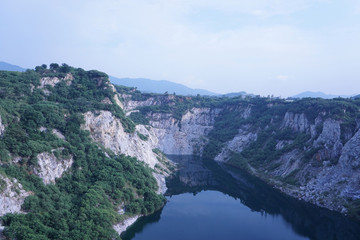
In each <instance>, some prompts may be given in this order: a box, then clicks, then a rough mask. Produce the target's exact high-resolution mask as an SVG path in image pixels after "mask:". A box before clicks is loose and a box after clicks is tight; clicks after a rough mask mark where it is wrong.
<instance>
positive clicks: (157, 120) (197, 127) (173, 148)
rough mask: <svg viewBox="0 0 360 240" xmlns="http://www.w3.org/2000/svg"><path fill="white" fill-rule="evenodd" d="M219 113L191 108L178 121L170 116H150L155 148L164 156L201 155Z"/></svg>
mask: <svg viewBox="0 0 360 240" xmlns="http://www.w3.org/2000/svg"><path fill="white" fill-rule="evenodd" d="M219 112H220V110H219V109H210V108H192V109H191V110H190V111H188V112H186V113H185V114H184V115H183V116H182V118H181V120H180V121H179V120H177V119H175V118H173V117H172V115H171V114H163V113H152V114H150V115H149V119H150V124H151V126H152V127H153V131H154V133H155V136H156V137H157V139H158V144H157V147H158V148H159V149H160V150H161V151H162V152H164V153H165V154H174V155H192V154H201V152H202V150H203V147H204V146H205V144H206V142H207V139H206V136H207V135H208V133H209V132H210V131H211V130H212V128H213V125H214V122H215V117H216V116H217V115H218V114H219Z"/></svg>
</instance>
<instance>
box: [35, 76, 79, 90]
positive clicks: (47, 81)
mask: <svg viewBox="0 0 360 240" xmlns="http://www.w3.org/2000/svg"><path fill="white" fill-rule="evenodd" d="M73 80H74V77H73V75H72V74H71V73H68V74H66V76H65V77H64V78H57V77H43V78H41V79H40V86H38V88H44V87H45V86H46V85H49V86H52V87H54V86H55V85H56V84H58V83H59V82H61V81H65V82H66V85H67V86H70V85H71V83H72V81H73Z"/></svg>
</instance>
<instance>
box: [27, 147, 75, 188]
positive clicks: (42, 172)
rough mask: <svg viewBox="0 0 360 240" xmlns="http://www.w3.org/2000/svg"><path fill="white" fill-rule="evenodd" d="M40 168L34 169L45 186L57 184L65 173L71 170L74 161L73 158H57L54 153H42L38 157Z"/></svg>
mask: <svg viewBox="0 0 360 240" xmlns="http://www.w3.org/2000/svg"><path fill="white" fill-rule="evenodd" d="M37 160H38V162H37V163H38V166H37V167H35V168H34V173H35V174H36V175H37V176H39V177H40V178H41V179H42V180H43V182H44V184H49V183H55V180H56V179H57V178H60V177H61V176H62V175H63V173H64V172H65V171H67V170H68V169H69V168H71V166H72V164H73V162H74V160H73V157H72V156H69V157H68V158H59V159H58V158H57V157H56V156H55V155H54V153H53V152H52V153H48V152H44V153H40V154H38V155H37Z"/></svg>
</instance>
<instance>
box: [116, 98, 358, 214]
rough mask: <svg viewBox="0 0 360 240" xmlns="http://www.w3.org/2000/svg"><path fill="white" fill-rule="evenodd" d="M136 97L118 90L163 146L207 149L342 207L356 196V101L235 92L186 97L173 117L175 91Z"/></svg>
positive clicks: (290, 190)
mask: <svg viewBox="0 0 360 240" xmlns="http://www.w3.org/2000/svg"><path fill="white" fill-rule="evenodd" d="M131 94H133V95H131ZM134 98H137V99H139V97H138V96H137V97H134V92H132V93H130V94H125V95H124V94H123V95H122V99H123V101H124V109H125V110H126V111H127V112H128V115H129V116H132V114H134V112H138V113H141V114H143V115H144V117H145V118H146V119H147V120H148V124H149V127H151V128H152V129H153V131H154V133H155V137H156V138H157V139H158V142H157V148H159V149H160V150H162V151H163V152H164V153H166V154H176V155H189V154H195V155H203V156H205V157H210V158H213V159H214V160H215V161H218V162H222V163H226V164H229V165H232V166H236V167H240V168H243V169H246V170H247V171H248V172H250V173H252V174H254V175H256V176H258V177H260V178H262V179H264V180H266V181H267V182H269V183H270V184H272V185H274V187H276V188H278V189H280V190H281V191H283V192H284V193H286V194H289V195H291V196H293V197H296V198H298V199H302V200H304V201H308V202H311V203H314V204H316V205H318V206H322V207H326V208H329V209H331V210H335V211H340V212H343V213H347V212H348V211H352V210H351V208H352V205H353V204H354V203H356V201H358V200H359V199H360V188H359V185H358V184H357V183H358V182H359V179H360V167H359V152H358V150H359V149H358V146H359V145H360V142H359V135H360V133H359V122H360V121H359V120H360V118H359V117H358V112H359V107H358V105H356V104H358V103H354V102H352V103H351V104H352V105H347V104H348V103H347V102H346V101H345V100H321V101H320V100H299V101H296V102H293V103H288V102H285V101H281V100H275V101H273V102H272V101H271V100H269V99H256V98H254V99H248V100H241V99H239V100H238V99H236V100H234V99H233V100H222V101H223V102H222V104H220V105H219V104H214V106H213V107H206V108H204V107H199V105H198V104H197V106H196V107H193V105H191V104H188V110H186V111H182V112H181V117H175V115H178V110H177V109H176V104H182V102H181V101H180V100H181V97H178V98H179V99H180V100H176V98H177V96H174V95H171V96H166V95H161V96H159V95H152V96H149V95H145V96H143V97H142V98H141V100H140V101H136V100H134ZM193 101H196V99H195V98H194V99H193ZM308 101H310V102H311V104H309V102H308ZM319 101H320V102H321V103H320V102H319ZM336 101H338V102H336ZM174 103H176V104H174ZM317 104H318V105H317ZM203 105H205V104H203ZM207 105H208V104H207ZM309 105H310V106H309ZM164 106H167V108H165V107H164ZM200 106H201V104H200ZM325 106H326V107H325ZM294 108H295V109H296V110H293V109H294ZM229 129H230V130H229ZM204 151H205V152H204Z"/></svg>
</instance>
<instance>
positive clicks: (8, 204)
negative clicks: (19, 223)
mask: <svg viewBox="0 0 360 240" xmlns="http://www.w3.org/2000/svg"><path fill="white" fill-rule="evenodd" d="M30 194H31V193H30V192H27V191H25V190H24V189H23V187H22V185H21V184H20V183H19V182H18V181H17V180H16V179H10V178H8V177H6V176H4V175H2V174H0V216H3V215H5V214H7V213H19V212H21V205H22V204H23V203H24V200H25V198H26V197H27V196H29V195H30Z"/></svg>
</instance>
